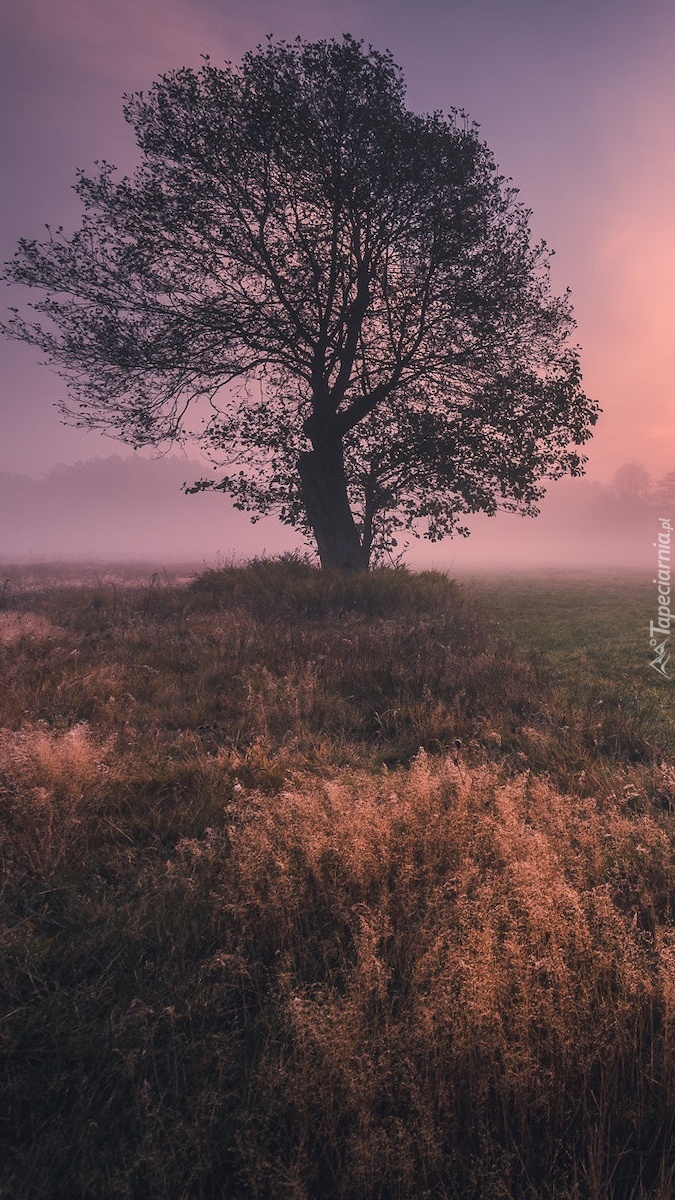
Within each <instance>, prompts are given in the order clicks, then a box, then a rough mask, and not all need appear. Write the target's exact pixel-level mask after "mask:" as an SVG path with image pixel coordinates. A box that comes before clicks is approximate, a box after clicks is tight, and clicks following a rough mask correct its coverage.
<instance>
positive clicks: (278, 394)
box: [5, 36, 598, 568]
mask: <svg viewBox="0 0 675 1200" xmlns="http://www.w3.org/2000/svg"><path fill="white" fill-rule="evenodd" d="M125 99H126V104H125V108H124V114H125V117H126V120H127V121H128V123H129V124H130V125H131V126H132V127H133V129H134V131H135V134H136V138H137V142H138V146H139V148H140V151H141V160H140V165H139V166H138V168H137V169H136V171H135V173H134V175H133V177H132V178H127V177H125V178H119V177H118V176H117V174H116V172H115V169H114V168H113V167H112V166H110V165H109V164H107V163H105V162H104V163H102V164H97V165H98V175H97V176H96V177H94V178H90V177H88V176H87V175H85V174H83V173H80V174H79V176H78V181H77V184H76V185H75V191H76V192H77V194H78V196H79V198H80V200H81V202H82V205H83V208H84V212H83V217H82V224H81V228H80V229H79V230H78V231H77V232H76V233H74V234H73V235H72V236H71V237H68V236H66V234H65V233H64V231H63V229H62V228H59V229H58V230H56V231H51V230H50V229H49V227H47V228H48V238H47V240H46V241H44V242H42V243H38V242H37V241H35V240H27V239H24V240H22V241H21V242H20V243H19V248H18V250H17V252H16V255H15V257H14V259H13V260H12V262H10V263H8V264H7V266H6V272H5V278H6V279H9V280H11V281H13V282H17V283H22V284H27V285H28V286H29V287H36V288H40V289H43V291H44V292H45V293H46V297H45V298H44V299H42V300H41V301H40V302H39V303H36V304H35V305H33V306H29V307H32V308H33V309H34V311H36V312H37V313H40V314H42V320H38V321H37V322H36V321H35V320H34V319H33V318H32V317H31V318H30V319H25V318H22V317H21V315H20V314H19V312H18V310H17V309H12V310H11V313H12V315H11V317H10V319H9V321H8V323H7V325H6V326H5V332H7V333H8V334H9V335H10V336H11V337H15V338H18V339H20V340H24V341H27V342H30V343H33V344H34V345H36V346H38V347H40V349H41V350H42V351H43V352H44V353H45V354H46V356H47V360H48V361H49V362H50V363H53V364H57V365H58V367H59V368H60V374H62V375H63V376H64V377H65V378H66V379H67V381H68V387H69V397H70V399H69V402H68V403H67V404H64V405H63V413H64V415H65V416H66V418H67V419H68V420H71V421H75V423H77V424H79V425H85V426H90V427H92V428H100V429H104V430H106V431H107V432H109V433H112V434H114V435H115V436H118V437H120V438H121V439H123V440H125V441H128V442H130V443H131V444H132V445H134V446H142V445H152V446H159V445H162V444H167V443H170V442H171V441H174V440H177V439H183V438H185V437H187V436H197V437H199V438H200V439H201V440H202V444H203V445H205V446H206V447H207V449H208V450H209V452H210V454H211V458H212V461H213V462H214V463H216V464H220V465H221V466H224V467H225V469H226V471H227V473H226V474H225V475H224V476H223V477H222V478H220V479H219V480H218V481H216V480H211V481H208V482H207V481H204V480H202V481H200V482H198V483H197V484H195V485H194V488H192V489H189V490H198V489H200V488H204V487H216V488H219V489H222V490H223V491H226V492H228V493H229V494H230V495H231V496H232V497H233V498H234V502H235V504H236V505H237V507H239V508H241V509H245V510H248V511H250V512H251V513H253V514H254V516H253V519H256V517H258V516H260V515H262V514H264V513H267V512H272V511H275V512H277V513H278V514H279V515H280V517H281V519H282V520H283V521H285V522H286V523H287V524H289V525H293V526H296V527H299V528H301V529H302V530H303V531H304V532H305V533H306V534H308V535H313V536H314V538H315V540H316V545H317V547H318V551H319V556H320V559H321V563H322V565H323V566H324V567H339V568H365V567H367V566H368V565H369V562H370V561H371V560H372V558H373V557H378V556H379V557H381V556H382V554H383V553H384V552H386V551H387V550H388V549H390V548H391V546H392V545H395V534H396V532H397V530H400V529H408V530H412V531H413V532H417V530H418V528H419V526H420V525H421V527H422V530H423V532H424V535H425V536H426V537H428V538H430V539H432V540H436V539H439V538H441V537H442V536H443V535H446V534H451V533H452V532H460V533H466V532H467V530H466V529H465V528H463V527H462V526H461V523H460V522H461V518H462V514H466V513H470V512H480V511H482V512H487V513H494V512H495V511H496V509H497V508H498V507H502V508H505V509H509V510H511V511H520V512H522V513H524V514H532V515H533V514H536V512H537V508H536V502H537V500H538V499H540V498H541V496H542V495H543V487H542V480H544V479H555V478H557V477H559V476H561V475H563V474H566V473H570V474H572V475H578V474H582V473H583V463H584V462H585V459H584V458H583V457H581V456H580V454H579V453H578V452H577V450H576V449H574V447H578V446H580V445H581V444H583V443H584V442H585V441H586V440H587V439H588V438H589V437H590V427H591V426H592V425H593V424H594V423H595V421H596V418H597V412H598V409H597V406H596V405H595V404H594V403H593V402H592V401H590V400H589V399H588V398H587V397H586V396H585V395H584V393H583V391H582V390H581V375H580V369H579V357H578V351H577V349H576V348H575V347H574V346H572V345H571V344H570V341H569V339H570V333H571V331H572V329H573V327H574V322H573V319H572V314H571V308H570V303H569V297H568V294H565V295H564V296H563V297H555V296H552V294H551V290H550V283H549V275H548V259H549V251H548V250H547V248H546V245H545V244H544V243H542V244H539V245H533V244H532V239H531V234H530V230H529V226H528V217H529V213H528V211H527V210H526V209H524V208H523V207H522V205H521V204H520V203H519V202H518V200H517V194H516V191H515V189H513V188H512V187H511V186H509V183H508V182H507V181H506V180H505V179H504V178H503V177H502V176H500V175H499V174H498V171H497V168H496V166H495V163H494V160H493V158H492V155H491V153H490V151H489V150H488V148H487V147H486V146H485V144H484V143H483V142H481V141H480V139H479V137H478V132H477V128H476V126H475V125H471V124H469V123H468V121H467V119H466V118H465V116H464V114H463V113H461V112H458V111H456V110H453V111H452V112H451V113H450V114H448V115H444V114H442V113H434V114H432V115H430V116H429V115H428V116H418V115H416V114H414V113H412V112H410V111H409V110H408V109H407V108H406V107H405V103H404V84H403V78H402V74H401V71H400V69H399V68H398V67H397V66H396V65H395V64H394V62H393V60H392V57H391V55H390V54H389V53H388V52H387V53H379V52H378V51H376V50H373V49H372V48H368V50H366V49H365V48H364V47H363V44H362V43H360V42H357V41H355V40H354V39H353V38H352V37H350V36H345V37H344V38H343V39H342V40H341V41H335V40H332V41H322V42H317V43H307V42H304V41H302V40H301V39H299V38H298V39H296V41H295V42H294V43H291V44H289V43H286V42H283V41H281V42H273V41H272V40H268V42H267V44H266V45H265V46H259V47H258V48H257V49H256V50H255V51H253V52H250V53H248V54H246V55H245V56H244V58H243V60H242V63H241V66H240V67H239V68H236V67H233V66H231V65H226V66H225V67H222V68H218V67H214V66H213V65H212V64H211V62H210V60H209V59H205V60H204V65H203V66H202V67H201V69H199V70H198V71H194V70H191V69H187V68H186V69H182V70H178V71H174V72H172V73H170V74H167V75H163V76H161V77H160V79H159V80H158V81H157V82H155V83H154V84H153V85H152V88H151V90H150V92H149V93H147V94H146V93H142V92H141V93H138V94H135V95H132V96H130V97H126V98H125ZM207 401H208V403H209V404H210V406H211V407H210V408H209V407H208V404H207V403H206V402H207ZM200 402H201V403H200ZM204 412H206V413H207V414H208V419H207V417H205V416H204V415H203V414H204ZM193 413H194V415H195V416H197V417H200V419H201V426H200V425H199V424H198V423H197V424H195V423H194V420H193V418H192V416H191V414H193ZM189 422H192V424H191V425H190V424H189Z"/></svg>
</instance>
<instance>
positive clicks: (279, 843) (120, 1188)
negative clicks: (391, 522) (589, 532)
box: [0, 560, 675, 1200]
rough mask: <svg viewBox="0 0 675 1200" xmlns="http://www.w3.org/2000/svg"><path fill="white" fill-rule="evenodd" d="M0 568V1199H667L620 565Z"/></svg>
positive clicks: (674, 1090)
mask: <svg viewBox="0 0 675 1200" xmlns="http://www.w3.org/2000/svg"><path fill="white" fill-rule="evenodd" d="M5 577H6V578H7V579H8V583H7V584H6V586H5V589H4V592H3V595H2V605H1V606H0V680H1V682H2V687H1V688H0V853H1V854H2V862H3V888H2V896H1V902H2V945H3V954H2V975H3V980H2V1000H1V1001H0V1003H1V1004H2V1023H1V1024H0V1031H1V1033H0V1048H1V1053H2V1057H3V1087H2V1100H1V1101H0V1104H1V1106H2V1107H1V1110H0V1118H1V1124H0V1138H1V1140H2V1146H1V1147H0V1196H1V1197H2V1200H48V1198H49V1200H56V1198H58V1200H61V1198H62V1200H80V1198H82V1200H84V1198H85V1197H87V1198H89V1197H95V1198H96V1200H108V1198H109V1200H132V1198H133V1200H145V1198H146V1197H147V1198H151V1200H155V1198H156V1200H207V1198H208V1200H211V1198H213V1200H215V1198H223V1200H249V1198H251V1200H277V1198H278V1200H283V1198H287V1200H333V1198H335V1200H375V1198H378V1200H432V1198H433V1200H521V1198H523V1200H535V1198H537V1200H539V1198H542V1200H609V1198H616V1200H647V1198H651V1200H670V1198H671V1197H672V1196H673V1194H675V1152H674V1150H673V1147H674V1146H675V927H674V923H673V917H674V914H673V884H674V883H675V878H674V874H675V872H674V866H675V860H674V857H673V851H674V849H675V701H674V697H675V692H674V691H673V688H674V687H675V684H671V683H669V682H668V681H666V680H662V679H659V677H658V676H657V675H656V673H655V672H654V671H652V670H651V669H650V668H649V666H648V652H649V647H648V639H647V629H648V624H649V620H650V618H651V616H652V605H653V596H652V589H651V587H650V581H649V580H647V581H645V580H644V579H641V578H637V577H630V576H626V577H606V578H601V577H595V576H578V577H573V576H562V575H561V576H556V575H551V576H550V577H546V578H543V577H539V578H535V577H534V576H532V577H527V578H525V577H523V578H516V577H513V578H510V577H503V578H493V579H483V580H475V581H468V580H467V581H460V582H454V581H451V580H448V579H446V578H445V577H444V576H442V575H436V574H432V573H421V574H417V575H414V574H409V573H407V572H404V571H388V572H385V571H382V572H373V573H371V574H370V575H368V576H354V577H352V578H349V579H345V578H344V577H341V576H332V575H325V576H321V575H320V574H319V573H318V572H316V571H315V570H313V569H312V568H311V567H309V566H308V565H307V564H306V563H304V562H302V561H297V560H287V561H280V562H254V563H252V564H250V565H249V566H246V567H240V568H235V567H229V568H223V569H222V570H219V571H206V572H202V573H201V575H199V576H197V577H196V578H194V579H192V580H191V581H188V582H185V581H183V582H178V581H177V580H175V579H171V578H169V577H168V576H166V575H164V574H162V573H161V572H160V573H159V574H153V575H152V576H151V577H148V576H146V577H145V579H143V578H139V572H137V573H136V577H135V578H129V577H127V578H123V577H119V578H117V577H116V576H114V575H110V574H107V575H106V574H105V573H103V572H102V571H98V574H97V572H96V571H92V572H90V573H89V575H88V576H87V577H86V578H85V579H84V581H83V580H82V579H77V578H75V577H71V576H69V574H68V572H67V571H66V570H65V569H63V570H62V571H61V573H60V578H59V579H58V580H57V581H54V580H52V581H51V582H50V581H49V580H48V579H47V576H46V573H45V572H44V571H43V572H42V573H40V572H39V571H34V572H33V573H32V575H31V574H26V572H25V571H24V572H20V571H18V570H17V571H9V570H8V571H5V572H4V573H3V578H5Z"/></svg>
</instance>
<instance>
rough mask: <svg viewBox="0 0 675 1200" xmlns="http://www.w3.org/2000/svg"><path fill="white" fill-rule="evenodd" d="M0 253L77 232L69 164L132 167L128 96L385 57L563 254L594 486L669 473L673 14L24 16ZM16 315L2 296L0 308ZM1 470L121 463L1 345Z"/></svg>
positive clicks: (180, 3) (467, 7)
mask: <svg viewBox="0 0 675 1200" xmlns="http://www.w3.org/2000/svg"><path fill="white" fill-rule="evenodd" d="M0 22H1V26H0V46H1V47H2V49H1V50H0V55H1V59H2V61H0V79H1V80H2V84H1V87H2V92H3V94H2V96H1V97H0V99H1V101H2V102H1V103H0V139H1V140H0V152H1V154H2V162H3V172H2V182H1V184H0V188H1V191H0V219H1V228H0V256H1V257H2V258H3V259H5V258H8V257H9V256H10V255H11V253H12V251H13V249H14V246H15V244H16V240H17V238H18V237H19V236H21V235H25V236H38V237H39V236H40V235H41V233H42V226H43V224H44V223H45V222H50V223H52V224H59V223H62V224H64V225H65V226H66V228H72V227H74V226H75V225H76V224H77V222H78V205H77V202H76V200H75V198H74V196H73V193H72V191H71V190H70V186H71V184H72V183H73V182H74V179H75V172H76V169H77V168H78V167H84V168H85V169H89V168H91V166H92V164H93V161H94V159H96V158H105V159H107V160H108V161H111V162H114V163H116V164H118V165H119V166H121V167H122V168H124V169H127V170H128V169H130V168H131V167H132V166H133V162H134V144H133V139H132V135H131V132H130V130H129V129H128V128H127V126H126V125H125V123H124V121H123V118H122V113H121V104H122V101H121V97H122V93H123V92H125V91H130V90H139V89H142V88H145V87H147V86H148V85H149V84H150V83H151V82H152V80H153V78H154V77H155V76H156V75H157V74H159V73H161V72H162V71H165V70H170V69H172V68H174V67H178V66H181V65H198V63H199V55H200V53H208V54H210V55H211V57H212V58H213V59H214V61H215V62H216V63H217V62H218V60H219V59H222V58H231V59H234V60H236V59H238V58H239V57H240V55H241V54H242V52H243V51H245V50H246V49H248V48H250V47H252V46H254V45H255V44H256V43H257V42H259V41H260V40H262V39H263V38H264V37H265V35H266V34H267V33H272V34H274V35H275V36H282V37H288V38H290V37H294V36H295V35H296V34H298V33H299V34H301V35H302V36H303V37H306V38H318V37H330V36H336V37H339V36H340V35H341V34H342V33H344V32H347V31H349V32H351V33H353V34H354V35H355V36H360V37H363V38H365V40H366V41H370V42H372V43H373V44H374V45H376V46H377V47H378V48H384V47H389V48H390V49H391V50H392V51H393V53H394V57H395V59H396V60H397V62H398V63H399V64H400V66H401V67H402V68H403V71H404V74H405V77H406V80H407V84H408V103H409V105H410V107H412V108H413V109H415V110H417V111H425V110H429V109H434V108H445V109H447V108H449V107H450V106H453V105H454V106H458V107H463V108H465V109H466V110H467V111H468V112H469V114H470V116H471V117H472V118H474V119H476V120H477V121H478V122H479V123H480V125H481V129H482V134H483V136H484V138H485V140H486V141H487V142H488V144H489V145H490V146H491V148H492V150H493V151H494V153H495V156H496V158H497V161H498V163H499V165H500V167H501V169H502V171H503V172H504V173H505V174H506V175H509V176H511V177H512V178H513V180H514V182H515V184H516V185H517V186H518V187H519V188H520V189H521V198H522V199H523V200H524V202H525V203H526V204H527V206H528V207H531V208H532V210H533V216H532V224H533V229H534V231H535V233H536V235H537V236H543V237H545V238H546V240H547V241H548V243H549V245H551V246H552V247H554V248H555V250H556V259H555V272H554V278H555V283H556V287H557V289H558V290H562V289H563V288H565V287H566V286H569V287H570V288H571V290H572V298H573V302H574V307H575V311H576V315H577V319H578V325H579V328H578V340H579V342H580V344H581V345H582V348H583V359H582V361H583V365H584V375H585V382H586V387H587V390H588V391H589V393H591V394H592V395H594V396H595V397H597V399H598V400H599V401H600V403H601V405H602V407H603V409H604V415H603V417H602V418H601V421H600V423H599V425H598V427H597V432H596V435H595V437H594V439H593V442H592V443H591V444H590V447H589V449H588V453H589V458H590V463H589V467H588V473H589V476H590V477H592V478H595V479H600V480H607V479H608V478H610V477H611V476H612V474H613V472H614V471H615V469H616V468H617V467H618V466H619V465H620V464H621V463H623V462H626V461H627V460H632V459H639V460H641V461H642V462H643V463H644V464H645V466H646V467H647V469H648V470H649V471H650V472H651V473H652V475H654V476H658V475H660V474H663V473H664V472H665V471H667V470H672V469H675V385H674V383H673V380H674V379H675V369H674V368H675V363H674V361H673V360H674V357H675V349H674V347H675V336H674V331H673V324H674V316H675V205H674V204H673V196H674V195H675V129H674V122H675V9H674V8H673V5H672V0H640V2H639V3H638V2H637V0H569V2H567V3H565V4H562V3H558V2H557V0H474V2H473V3H472V4H467V3H466V0H461V2H460V0H449V2H448V3H443V2H442V0H416V2H415V3H410V0H406V2H403V0H392V2H387V0H277V2H272V0H253V2H250V3H248V4H247V5H246V6H244V5H243V4H241V3H234V2H233V0H192V2H188V0H22V3H21V4H18V3H17V4H14V5H5V6H4V11H3V14H2V16H1V18H0ZM8 302H11V297H8ZM0 356H1V357H0V407H1V410H2V411H1V413H0V416H1V419H2V425H1V428H2V438H1V439H0V471H13V472H33V473H38V472H41V471H44V470H47V469H48V468H49V467H50V466H52V465H53V464H54V463H57V462H62V463H72V462H76V461H78V460H80V459H88V458H93V457H95V456H96V455H102V456H105V455H109V454H110V453H111V452H114V451H115V449H116V447H115V445H114V443H112V442H110V441H109V440H106V439H103V438H102V437H100V436H99V435H95V434H92V433H84V432H82V431H75V430H71V429H65V428H64V427H63V426H62V425H61V424H60V422H59V419H58V416H57V415H56V413H55V412H54V410H53V408H52V407H51V404H52V402H53V401H54V399H56V398H57V397H58V396H59V394H60V388H61V384H60V382H59V380H58V379H57V378H56V377H55V376H53V375H52V374H50V372H49V371H48V370H46V369H45V368H43V367H39V366H38V365H37V364H36V360H35V353H34V352H33V351H32V350H31V349H30V348H28V347H24V346H18V345H16V344H12V343H3V344H2V346H1V347H0Z"/></svg>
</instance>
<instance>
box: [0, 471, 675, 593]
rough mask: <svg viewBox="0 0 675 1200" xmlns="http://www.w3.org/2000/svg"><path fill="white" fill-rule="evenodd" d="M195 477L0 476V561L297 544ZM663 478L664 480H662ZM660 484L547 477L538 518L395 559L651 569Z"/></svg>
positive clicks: (490, 527) (630, 476)
mask: <svg viewBox="0 0 675 1200" xmlns="http://www.w3.org/2000/svg"><path fill="white" fill-rule="evenodd" d="M203 473H204V468H203V466H201V465H200V463H198V462H195V461H191V460H189V459H184V458H175V457H168V458H161V459H156V460H150V459H147V458H142V457H140V456H127V457H121V456H118V455H113V456H111V457H108V458H105V459H93V460H89V461H86V462H80V463H77V464H75V465H72V466H63V467H57V468H56V469H54V470H51V471H49V472H48V473H46V474H44V475H42V476H41V477H39V478H34V477H30V476H27V475H12V474H9V473H2V474H0V518H1V520H0V561H2V562H4V563H25V562H48V561H49V562H59V561H60V562H82V561H89V562H91V561H93V562H102V563H103V562H106V563H109V562H134V561H135V562H141V561H142V562H147V563H152V564H156V565H164V564H166V565H169V564H174V563H194V564H196V565H198V564H208V565H212V564H214V563H218V562H224V561H231V560H235V561H236V560H243V559H246V558H249V557H252V556H253V555H257V554H276V553H279V552H280V551H283V550H292V549H303V543H302V541H301V539H300V538H299V537H298V536H297V535H296V534H295V533H294V532H293V530H290V529H288V528H285V527H284V526H282V525H281V524H280V523H279V522H278V521H276V520H274V519H272V518H266V519H264V520H261V521H260V522H258V523H256V524H252V523H251V521H250V519H249V517H248V515H247V514H245V513H240V512H236V511H235V510H234V508H233V507H232V504H231V502H230V501H229V500H228V499H227V497H225V496H223V495H222V493H200V494H198V495H193V496H188V495H185V494H184V493H183V492H182V491H181V485H182V484H183V482H185V481H187V482H193V481H194V480H195V479H197V478H199V477H200V475H202V474H203ZM670 482H672V481H670ZM671 493H672V488H670V487H669V480H668V479H666V480H664V481H661V484H660V485H658V486H657V485H654V484H652V482H651V481H650V480H649V477H648V476H647V473H646V471H645V470H644V468H642V467H641V466H640V465H639V464H626V465H625V466H624V467H622V468H620V470H619V471H618V472H617V473H616V476H615V479H614V481H613V482H612V483H611V484H607V485H604V484H600V483H598V482H594V481H593V480H590V479H587V478H583V479H577V480H572V479H566V480H561V481H559V482H558V483H555V484H551V485H550V488H549V492H548V495H547V497H546V499H545V500H544V502H543V503H542V507H541V513H540V516H539V517H537V518H535V519H532V518H522V517H520V516H517V515H514V514H509V513H498V514H497V516H495V517H494V518H488V517H485V516H475V517H471V518H467V523H468V524H469V525H470V528H471V530H472V533H471V536H470V537H469V538H454V539H452V540H450V539H446V540H444V541H443V542H441V543H438V544H432V543H429V542H428V541H426V540H422V541H414V540H413V541H412V542H411V543H410V546H409V549H408V551H407V552H406V553H405V561H406V562H408V563H409V564H410V565H411V566H413V567H423V566H434V567H436V568H439V569H442V570H456V571H461V570H480V571H483V570H505V569H521V568H530V569H531V568H537V567H541V568H546V569H548V568H551V567H577V568H579V567H582V568H610V567H611V568H625V569H627V570H635V569H644V570H647V571H649V570H651V566H652V563H653V557H654V551H653V542H654V541H655V540H656V534H657V532H658V519H659V517H670V518H671V519H672V517H673V516H675V503H673V502H672V494H671Z"/></svg>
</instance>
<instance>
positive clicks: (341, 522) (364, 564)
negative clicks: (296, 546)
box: [298, 440, 369, 571]
mask: <svg viewBox="0 0 675 1200" xmlns="http://www.w3.org/2000/svg"><path fill="white" fill-rule="evenodd" d="M298 471H299V474H300V480H301V483H302V498H303V502H304V505H305V512H306V513H307V518H308V520H309V523H310V525H311V526H312V529H313V531H314V536H315V538H316V544H317V547H318V550H319V558H320V559H321V566H322V567H324V568H329V569H330V568H332V569H334V570H339V571H367V570H368V558H369V555H368V551H367V550H364V548H363V546H362V544H361V538H360V537H359V531H358V529H357V528H356V525H355V523H354V518H353V516H352V513H351V509H350V507H349V498H348V496H347V477H346V475H345V464H344V456H343V453H342V443H341V442H340V441H339V440H338V441H336V442H334V443H331V444H329V445H326V444H323V445H321V446H318V447H315V448H314V449H313V450H309V451H307V452H306V453H304V454H301V455H300V457H299V459H298Z"/></svg>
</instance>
